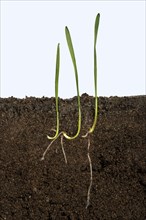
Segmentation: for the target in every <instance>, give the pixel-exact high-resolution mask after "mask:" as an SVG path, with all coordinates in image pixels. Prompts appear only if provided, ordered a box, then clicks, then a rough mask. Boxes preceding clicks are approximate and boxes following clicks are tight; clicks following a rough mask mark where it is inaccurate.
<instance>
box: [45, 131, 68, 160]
mask: <svg viewBox="0 0 146 220" xmlns="http://www.w3.org/2000/svg"><path fill="white" fill-rule="evenodd" d="M52 130H53V129H52ZM60 135H61V148H62V152H63V155H64V159H65V163H66V164H67V157H66V153H65V150H64V146H63V134H62V132H60V133H59V135H58V136H57V137H56V138H55V139H54V140H52V141H51V143H50V144H49V145H48V147H47V148H46V150H45V151H44V153H43V156H42V158H41V161H42V160H44V159H45V155H46V153H47V152H48V150H49V149H50V147H51V145H52V144H53V142H54V141H56V140H57V138H58V137H59V136H60Z"/></svg>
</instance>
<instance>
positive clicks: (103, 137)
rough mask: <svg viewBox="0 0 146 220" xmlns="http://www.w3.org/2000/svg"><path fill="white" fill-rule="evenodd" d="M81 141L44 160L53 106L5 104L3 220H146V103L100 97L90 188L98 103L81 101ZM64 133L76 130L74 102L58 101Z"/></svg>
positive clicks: (0, 113) (0, 108) (0, 119)
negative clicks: (83, 136) (91, 181)
mask: <svg viewBox="0 0 146 220" xmlns="http://www.w3.org/2000/svg"><path fill="white" fill-rule="evenodd" d="M81 104H82V105H81V106H82V128H81V134H80V136H79V137H78V138H76V139H75V140H73V141H69V140H66V139H64V149H65V152H66V156H67V160H68V164H66V163H65V161H64V157H63V153H62V149H61V144H60V138H59V139H57V141H56V142H54V143H53V145H52V146H51V148H50V150H49V151H48V153H47V155H46V157H45V160H43V161H41V160H40V159H41V157H42V154H43V152H44V150H45V149H46V147H47V146H48V144H49V143H50V141H49V140H48V139H47V138H46V135H48V134H49V135H51V134H52V135H53V134H54V133H52V132H53V131H51V129H52V128H54V129H55V126H56V112H55V99H54V98H50V99H49V98H45V97H43V98H34V97H30V98H28V97H26V98H25V99H17V98H13V97H11V98H1V99H0V155H1V156H0V160H1V171H0V179H1V181H0V186H1V194H0V202H1V209H0V219H3V220H4V219H7V220H40V219H42V220H49V219H50V220H51V219H52V220H54V219H56V220H61V219H64V220H65V219H68V220H80V219H84V220H92V219H93V220H94V219H95V220H98V219H99V220H111V219H117V220H122V219H123V220H145V219H146V129H145V128H146V96H133V97H132V96H131V97H121V98H119V97H109V98H106V97H99V117H98V122H97V126H96V129H95V131H94V133H93V134H92V135H91V139H90V141H91V146H90V157H91V160H92V166H93V185H92V188H91V198H90V205H89V207H88V208H87V209H86V202H87V191H88V187H89V184H90V167H89V161H88V158H87V139H86V138H82V137H81V136H82V135H83V134H85V133H86V132H87V131H88V129H89V127H90V126H91V125H92V123H93V118H94V98H93V97H90V96H88V95H87V94H83V95H82V96H81ZM59 110H60V130H65V131H66V132H68V134H70V135H73V134H75V133H76V130H77V120H78V109H77V97H74V98H72V99H66V100H63V99H59Z"/></svg>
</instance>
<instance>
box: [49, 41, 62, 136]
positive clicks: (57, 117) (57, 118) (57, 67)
mask: <svg viewBox="0 0 146 220" xmlns="http://www.w3.org/2000/svg"><path fill="white" fill-rule="evenodd" d="M59 68H60V44H58V45H57V54H56V74H55V99H56V130H55V131H56V133H55V135H54V136H53V137H50V136H49V135H47V138H48V139H50V140H52V139H53V140H54V139H56V138H57V137H58V133H59V110H58V82H59ZM52 130H54V129H52Z"/></svg>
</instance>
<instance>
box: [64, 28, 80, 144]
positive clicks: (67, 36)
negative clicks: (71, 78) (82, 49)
mask: <svg viewBox="0 0 146 220" xmlns="http://www.w3.org/2000/svg"><path fill="white" fill-rule="evenodd" d="M65 34H66V40H67V44H68V48H69V51H70V55H71V59H72V63H73V67H74V71H75V79H76V88H77V96H78V114H79V116H78V130H77V133H76V134H75V135H74V136H72V137H70V136H68V135H67V133H66V132H63V135H64V137H65V138H67V139H68V140H73V139H75V138H76V137H77V136H78V135H79V133H80V130H81V107H80V94H79V85H78V71H77V64H76V58H75V54H74V49H73V44H72V40H71V36H70V32H69V30H68V28H67V27H65Z"/></svg>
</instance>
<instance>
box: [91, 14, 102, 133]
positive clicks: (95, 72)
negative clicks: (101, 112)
mask: <svg viewBox="0 0 146 220" xmlns="http://www.w3.org/2000/svg"><path fill="white" fill-rule="evenodd" d="M99 21H100V14H99V13H98V14H97V16H96V19H95V26H94V88H95V115H94V122H93V125H92V127H91V128H90V130H89V133H92V132H93V131H94V129H95V126H96V123H97V116H98V97H97V55H96V42H97V34H98V27H99Z"/></svg>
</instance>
